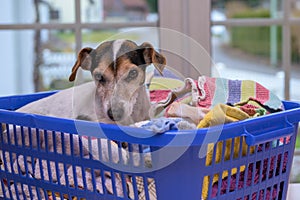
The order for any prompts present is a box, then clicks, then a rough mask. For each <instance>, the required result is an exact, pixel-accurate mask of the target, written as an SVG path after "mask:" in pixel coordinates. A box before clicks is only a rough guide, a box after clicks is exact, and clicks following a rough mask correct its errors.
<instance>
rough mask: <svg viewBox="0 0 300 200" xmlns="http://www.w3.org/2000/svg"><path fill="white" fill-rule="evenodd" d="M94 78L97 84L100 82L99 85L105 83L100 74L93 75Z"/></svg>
mask: <svg viewBox="0 0 300 200" xmlns="http://www.w3.org/2000/svg"><path fill="white" fill-rule="evenodd" d="M94 78H95V80H96V81H99V82H101V83H104V82H105V79H104V77H103V75H102V74H100V73H97V74H95V75H94Z"/></svg>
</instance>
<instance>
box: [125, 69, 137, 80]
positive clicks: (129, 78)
mask: <svg viewBox="0 0 300 200" xmlns="http://www.w3.org/2000/svg"><path fill="white" fill-rule="evenodd" d="M138 73H139V72H138V71H137V70H136V69H133V70H131V71H130V72H129V74H128V77H127V78H128V80H132V79H135V78H136V77H137V76H138Z"/></svg>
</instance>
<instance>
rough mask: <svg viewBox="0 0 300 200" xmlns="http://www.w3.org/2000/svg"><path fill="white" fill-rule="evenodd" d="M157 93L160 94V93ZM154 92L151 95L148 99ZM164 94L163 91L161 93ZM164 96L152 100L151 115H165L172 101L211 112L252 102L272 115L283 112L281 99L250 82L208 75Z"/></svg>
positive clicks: (187, 81) (188, 81)
mask: <svg viewBox="0 0 300 200" xmlns="http://www.w3.org/2000/svg"><path fill="white" fill-rule="evenodd" d="M157 92H158V93H159V91H157ZM157 92H154V93H153V92H152V93H150V96H151V95H155V93H157ZM165 93H166V91H164V94H165ZM156 95H157V96H163V95H161V94H156ZM165 96H166V98H165V99H164V100H163V101H159V102H155V101H152V102H155V103H154V105H153V107H152V113H154V114H155V115H156V116H159V115H164V111H165V109H168V106H169V105H170V104H171V103H173V102H174V101H177V102H182V103H187V104H189V105H192V106H198V107H203V108H209V109H211V108H213V107H214V106H215V105H217V104H220V103H222V104H230V105H235V104H237V103H241V102H247V101H249V100H250V99H251V100H255V101H257V102H259V103H260V104H262V105H263V106H266V107H268V108H270V110H271V112H272V111H274V112H275V111H280V110H282V109H283V104H282V102H281V100H280V99H279V98H278V97H277V96H276V95H275V94H273V93H272V92H271V91H270V90H268V89H267V88H265V87H264V86H262V85H261V84H259V83H257V82H255V81H251V80H230V79H225V78H214V77H208V76H200V77H199V78H198V80H193V79H191V78H186V79H185V81H184V86H183V87H181V88H178V89H175V90H170V91H169V93H168V95H165ZM152 100H153V99H152ZM155 115H154V116H155Z"/></svg>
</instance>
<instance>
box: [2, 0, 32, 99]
mask: <svg viewBox="0 0 300 200" xmlns="http://www.w3.org/2000/svg"><path fill="white" fill-rule="evenodd" d="M31 2H32V1H28V0H26V1H18V0H11V1H3V2H1V6H2V8H1V11H2V12H1V14H0V22H4V23H17V22H19V23H28V22H30V21H31V22H32V19H33V16H32V15H33V13H34V10H33V6H32V3H31ZM0 41H1V42H0V44H1V48H0V60H1V67H0V69H1V71H2V72H1V73H0V96H4V95H11V94H22V93H31V92H33V81H32V71H33V31H10V30H5V31H2V30H1V31H0Z"/></svg>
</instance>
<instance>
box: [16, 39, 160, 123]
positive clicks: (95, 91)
mask: <svg viewBox="0 0 300 200" xmlns="http://www.w3.org/2000/svg"><path fill="white" fill-rule="evenodd" d="M151 63H152V64H153V65H154V66H155V68H156V69H157V70H158V71H159V72H160V73H162V71H163V69H164V66H165V64H166V59H165V57H164V56H163V55H162V54H160V53H158V52H156V51H155V50H154V48H153V46H152V45H151V44H149V43H147V42H145V43H143V44H141V45H140V46H138V45H137V44H135V43H134V42H132V41H129V40H114V41H107V42H103V43H102V44H100V45H99V46H98V47H97V48H96V49H93V48H89V47H87V48H83V49H82V50H81V51H80V52H79V54H78V58H77V61H76V63H75V65H74V66H73V69H72V74H71V75H70V77H69V80H70V81H74V80H75V78H76V73H77V71H78V69H79V68H80V67H81V68H82V69H83V70H89V71H90V72H91V75H92V77H93V81H91V82H88V83H84V84H82V85H79V86H74V87H72V88H69V89H65V90H62V91H60V92H58V93H56V94H54V95H51V96H49V97H46V98H43V99H41V100H38V101H35V102H32V103H30V104H27V105H25V106H23V107H22V108H20V109H18V110H17V111H18V112H26V113H34V114H40V115H47V116H55V117H61V118H73V119H88V120H90V121H97V122H104V123H118V124H122V125H129V124H132V123H134V122H138V121H142V120H146V119H149V109H150V101H149V97H148V94H147V93H146V88H145V84H144V83H145V76H146V67H147V66H149V65H150V64H151Z"/></svg>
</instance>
